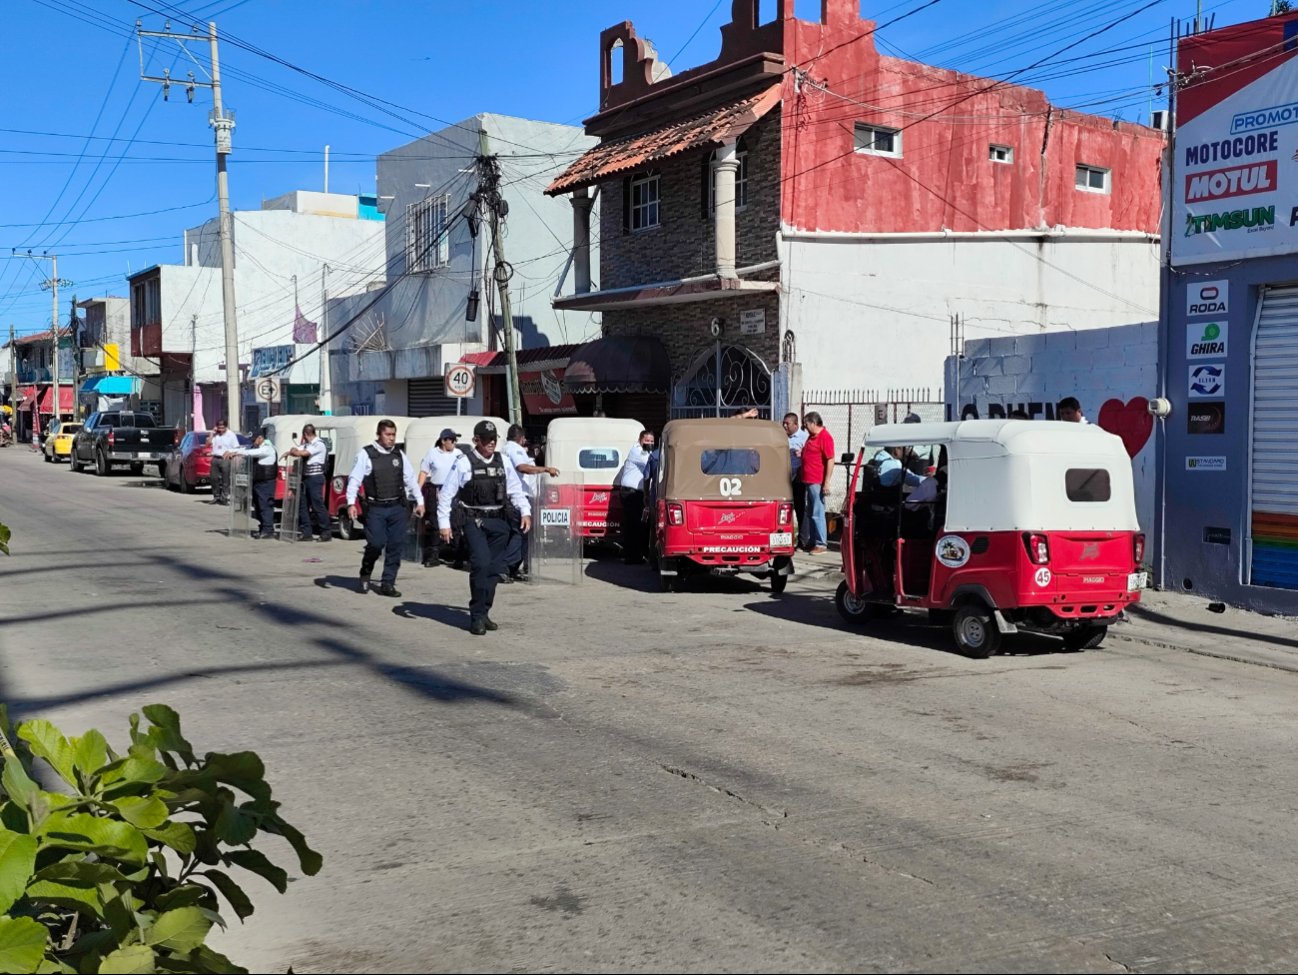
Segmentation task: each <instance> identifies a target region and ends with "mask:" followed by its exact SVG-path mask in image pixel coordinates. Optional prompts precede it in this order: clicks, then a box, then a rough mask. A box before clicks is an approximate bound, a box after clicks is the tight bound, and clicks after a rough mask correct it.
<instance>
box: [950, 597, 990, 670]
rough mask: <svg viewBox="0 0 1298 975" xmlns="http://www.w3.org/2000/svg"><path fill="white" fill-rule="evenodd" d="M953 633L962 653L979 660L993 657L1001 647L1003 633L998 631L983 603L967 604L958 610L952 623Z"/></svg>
mask: <svg viewBox="0 0 1298 975" xmlns="http://www.w3.org/2000/svg"><path fill="white" fill-rule="evenodd" d="M951 632H952V634H953V635H954V636H955V643H956V646H957V647H959V648H960V652H961V653H963V654H965V656H968V657H973V658H975V659H978V660H982V659H985V658H986V657H990V656H992V654H994V653H996V651H997V650H999V649H1000V646H1001V632H1000V630H998V629H996V620H995V619H993V618H992V614H991V610H989V609H988V608H987V607H986V606H984V605H983V604H982V603H965V604H964V605H963V606H961V607H960V608H959V609H957V610H956V611H955V618H954V619H953V620H952V621H951Z"/></svg>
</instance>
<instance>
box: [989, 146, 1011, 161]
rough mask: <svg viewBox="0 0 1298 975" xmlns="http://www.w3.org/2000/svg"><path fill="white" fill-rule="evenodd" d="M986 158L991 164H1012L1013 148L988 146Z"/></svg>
mask: <svg viewBox="0 0 1298 975" xmlns="http://www.w3.org/2000/svg"><path fill="white" fill-rule="evenodd" d="M987 158H988V159H990V160H991V161H992V162H998V163H1012V162H1013V161H1014V147H1013V146H996V145H993V146H988V147H987Z"/></svg>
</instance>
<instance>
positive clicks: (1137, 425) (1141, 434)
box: [1097, 396, 1154, 457]
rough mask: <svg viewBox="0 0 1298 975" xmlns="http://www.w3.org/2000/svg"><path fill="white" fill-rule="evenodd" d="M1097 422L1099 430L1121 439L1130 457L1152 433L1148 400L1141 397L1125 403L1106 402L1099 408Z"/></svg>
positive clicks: (1152, 422)
mask: <svg viewBox="0 0 1298 975" xmlns="http://www.w3.org/2000/svg"><path fill="white" fill-rule="evenodd" d="M1097 422H1098V423H1099V425H1100V429H1101V430H1107V431H1108V432H1109V433H1112V434H1116V435H1117V436H1119V437H1121V438H1122V443H1123V446H1125V447H1126V448H1127V455H1128V456H1130V457H1135V456H1136V454H1138V453H1140V451H1141V450H1142V449H1143V448H1144V446H1145V444H1146V443H1148V442H1149V435H1150V434H1151V433H1153V432H1154V417H1153V416H1152V415H1151V414H1150V412H1149V400H1147V399H1145V397H1143V396H1137V397H1135V398H1134V399H1130V400H1127V402H1126V403H1123V402H1122V400H1120V399H1111V400H1106V401H1105V403H1104V405H1103V406H1101V407H1100V416H1099V420H1098V421H1097Z"/></svg>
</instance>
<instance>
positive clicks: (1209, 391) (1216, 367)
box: [1190, 362, 1226, 399]
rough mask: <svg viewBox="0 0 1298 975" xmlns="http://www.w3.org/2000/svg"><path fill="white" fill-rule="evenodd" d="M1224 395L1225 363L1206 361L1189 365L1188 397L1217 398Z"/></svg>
mask: <svg viewBox="0 0 1298 975" xmlns="http://www.w3.org/2000/svg"><path fill="white" fill-rule="evenodd" d="M1225 395H1226V365H1225V363H1221V362H1208V363H1204V364H1203V365H1201V366H1191V367H1190V399H1217V398H1220V397H1222V396H1225Z"/></svg>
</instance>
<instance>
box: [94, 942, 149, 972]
mask: <svg viewBox="0 0 1298 975" xmlns="http://www.w3.org/2000/svg"><path fill="white" fill-rule="evenodd" d="M99 971H100V973H101V975H153V973H154V972H155V971H157V969H156V968H155V967H154V958H153V949H152V948H150V947H149V946H148V945H130V946H128V947H126V948H118V949H117V950H116V951H114V952H112V953H111V954H108V955H105V956H104V960H103V961H101V962H100V963H99Z"/></svg>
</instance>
